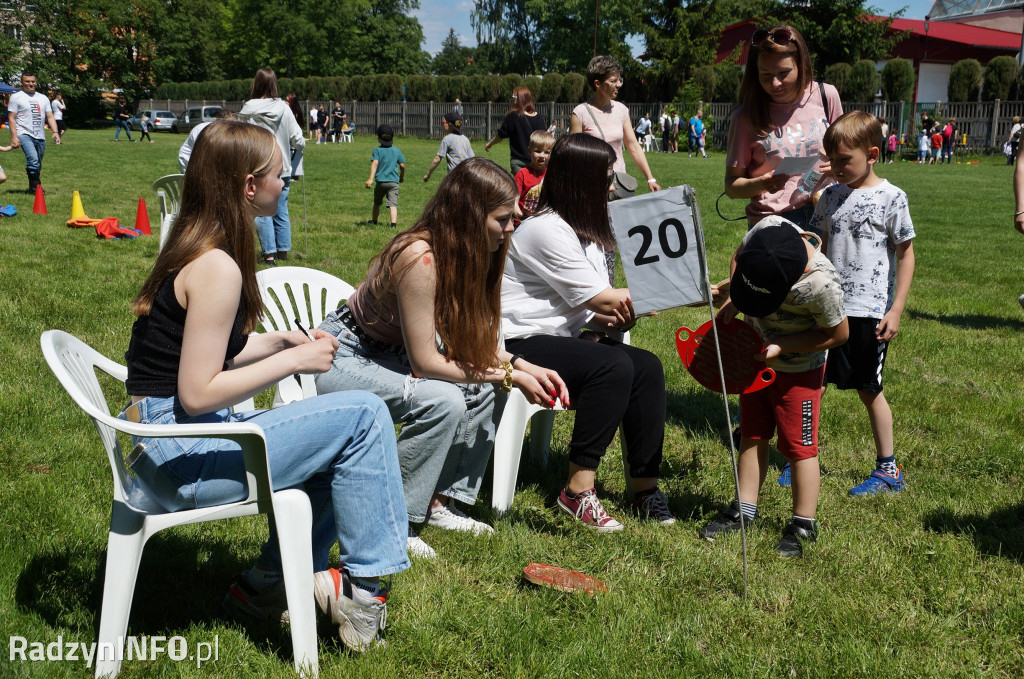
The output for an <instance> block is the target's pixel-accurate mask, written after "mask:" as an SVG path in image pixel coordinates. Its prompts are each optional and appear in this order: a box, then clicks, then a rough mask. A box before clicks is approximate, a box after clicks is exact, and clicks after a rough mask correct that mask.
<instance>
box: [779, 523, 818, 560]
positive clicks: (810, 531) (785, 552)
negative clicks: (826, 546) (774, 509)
mask: <svg viewBox="0 0 1024 679" xmlns="http://www.w3.org/2000/svg"><path fill="white" fill-rule="evenodd" d="M817 539H818V524H817V522H812V523H811V524H810V525H809V526H808V525H807V522H805V521H801V520H800V519H790V520H789V523H787V524H786V528H785V530H783V531H782V539H781V540H779V544H778V546H777V547H775V549H776V551H778V553H779V554H781V555H782V556H803V555H804V545H805V544H810V543H812V542H814V541H815V540H817Z"/></svg>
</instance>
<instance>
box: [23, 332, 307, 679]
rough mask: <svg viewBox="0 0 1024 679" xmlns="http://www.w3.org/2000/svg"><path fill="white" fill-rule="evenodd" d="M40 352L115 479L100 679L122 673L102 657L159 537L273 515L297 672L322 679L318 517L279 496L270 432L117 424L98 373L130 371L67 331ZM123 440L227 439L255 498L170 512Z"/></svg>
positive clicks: (299, 498)
mask: <svg viewBox="0 0 1024 679" xmlns="http://www.w3.org/2000/svg"><path fill="white" fill-rule="evenodd" d="M41 344H42V348H43V356H44V357H45V358H46V362H47V363H48V364H49V366H50V369H51V370H52V371H53V374H54V375H56V376H57V379H58V380H59V381H60V383H61V385H62V386H63V387H64V389H65V390H66V391H67V392H68V395H69V396H71V398H72V400H73V401H74V402H75V403H76V404H78V407H79V408H81V409H82V410H83V411H85V413H86V414H87V415H88V416H89V417H91V418H92V421H93V423H94V424H95V425H96V429H97V431H98V432H99V435H100V439H101V440H102V441H103V447H104V448H105V449H106V452H107V460H108V461H109V462H110V469H111V472H112V475H113V479H114V500H113V507H112V510H111V516H110V532H109V533H108V536H107V567H106V574H105V577H104V583H103V603H102V607H101V609H100V630H99V646H98V647H97V648H98V649H99V650H98V651H97V658H96V675H95V676H96V677H102V676H111V677H113V676H116V675H117V674H118V672H119V671H120V669H121V661H120V659H118V658H117V657H110V656H112V655H114V656H116V653H109V652H107V653H104V652H103V650H102V649H104V648H113V649H116V648H117V641H118V639H119V638H123V637H125V635H126V633H127V630H128V614H129V612H130V611H131V606H132V596H133V594H134V592H135V580H136V577H137V576H138V571H139V562H140V561H141V559H142V550H143V548H144V547H145V545H146V541H147V540H148V539H149V538H150V537H151V536H152V535H154V534H155V533H157V532H158V531H161V530H163V529H165V528H171V527H173V526H182V525H186V524H190V523H201V522H204V521H216V520H219V519H227V518H233V517H236V516H249V515H252V514H270V515H272V517H273V520H274V522H275V525H276V526H277V534H278V539H279V540H280V543H281V562H282V569H283V571H284V582H285V590H286V592H287V598H288V612H289V617H290V619H291V623H290V624H291V634H292V647H293V649H294V654H295V669H296V670H297V671H298V672H299V673H300V674H302V675H304V676H307V677H316V676H317V674H318V671H319V665H318V660H317V647H316V644H317V637H316V618H315V611H314V598H313V554H312V544H311V532H312V527H313V516H312V511H311V510H310V505H309V497H308V496H307V495H306V494H305V493H303V492H302V491H300V490H297V489H287V490H280V491H276V492H274V491H273V490H272V487H273V486H272V485H271V479H270V467H269V466H268V462H267V448H266V440H265V439H264V437H263V430H262V429H261V428H260V427H259V426H257V425H255V424H250V423H242V422H237V423H217V424H183V425H153V424H137V423H133V422H128V421H125V420H121V419H118V418H117V417H114V416H113V415H111V414H110V409H109V407H108V406H107V402H106V398H105V397H104V395H103V391H102V389H101V388H100V383H99V379H98V378H97V375H96V370H97V369H99V370H102V371H103V372H105V373H107V374H108V375H110V376H112V377H114V378H115V379H117V380H119V381H121V382H124V381H125V380H126V379H127V378H128V370H127V368H125V366H123V365H120V364H119V363H115V362H114V361H111V360H110V359H108V358H106V357H105V356H103V355H102V354H100V353H98V352H97V351H96V350H94V349H93V348H91V347H90V346H89V345H87V344H85V343H84V342H82V341H81V340H79V339H78V338H76V337H73V336H72V335H69V334H67V333H65V332H61V331H60V330H48V331H46V332H44V333H43V335H42V338H41ZM122 393H123V392H122ZM117 432H122V433H124V434H129V435H134V436H145V437H173V438H221V439H229V440H231V441H234V442H236V443H238V444H239V445H240V446H241V447H242V454H243V456H244V459H245V467H246V477H247V480H248V486H249V496H248V497H247V498H245V499H244V500H241V501H239V502H231V503H227V504H223V505H217V506H214V507H204V508H202V509H188V510H182V511H178V512H168V511H166V510H164V509H163V508H162V507H160V506H159V505H158V504H157V503H156V502H154V501H153V500H152V499H151V498H150V497H149V496H148V495H147V492H146V490H145V488H143V487H142V486H141V485H140V484H139V483H138V481H137V480H136V478H135V476H133V475H131V474H129V473H128V471H127V469H126V467H125V463H124V457H123V455H122V452H121V446H120V443H119V441H118V439H117ZM105 644H108V645H109V646H105Z"/></svg>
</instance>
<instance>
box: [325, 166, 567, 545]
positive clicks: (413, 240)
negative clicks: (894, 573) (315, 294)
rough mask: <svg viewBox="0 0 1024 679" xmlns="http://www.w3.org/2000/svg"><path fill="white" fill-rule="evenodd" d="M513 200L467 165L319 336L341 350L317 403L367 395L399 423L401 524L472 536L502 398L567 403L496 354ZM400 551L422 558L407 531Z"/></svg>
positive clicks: (547, 377)
mask: <svg viewBox="0 0 1024 679" xmlns="http://www.w3.org/2000/svg"><path fill="white" fill-rule="evenodd" d="M517 197H518V194H517V192H516V185H515V183H514V182H513V181H512V178H511V177H509V175H508V173H507V172H505V171H504V170H502V169H501V168H500V167H498V166H497V165H495V164H494V163H493V162H491V161H489V160H485V159H483V158H469V159H467V160H465V161H463V162H462V163H460V164H459V165H457V166H456V167H455V168H453V169H452V171H451V172H449V173H448V175H447V176H446V177H445V178H444V180H443V181H442V182H441V185H440V186H439V187H438V190H437V193H436V194H435V195H434V197H433V198H431V200H430V202H428V203H427V206H426V207H425V208H424V210H423V215H422V216H421V217H420V218H419V220H418V221H417V222H416V224H415V225H414V226H413V227H412V228H411V229H409V230H408V231H406V232H404V233H400V234H398V235H397V236H396V237H395V238H394V239H393V240H392V241H391V242H390V243H389V244H388V245H387V246H386V247H385V248H384V251H383V252H382V253H381V254H380V255H378V256H377V257H376V258H375V259H374V261H373V263H372V264H371V266H370V271H369V273H368V274H367V277H366V280H365V281H363V283H361V284H360V285H359V287H358V288H357V289H356V291H355V292H354V293H353V294H352V296H351V297H349V299H348V301H347V302H346V303H345V304H343V305H342V306H341V308H339V309H338V310H337V311H335V312H332V313H331V314H330V315H329V316H328V317H327V319H326V320H325V321H324V323H323V324H322V325H321V326H320V328H321V329H323V330H326V331H327V332H329V333H331V334H332V335H334V336H336V337H337V339H338V341H339V342H340V344H341V346H340V347H339V349H338V352H337V355H336V356H335V358H334V365H333V366H332V367H331V369H330V370H329V371H328V372H327V373H325V374H322V375H320V376H318V377H317V380H316V384H317V389H318V390H319V391H320V392H321V393H323V392H328V391H342V390H347V389H366V390H368V391H372V392H374V393H375V394H377V395H378V396H380V397H381V398H383V399H384V401H385V403H387V405H388V409H389V410H390V411H391V416H392V417H393V418H394V420H395V422H396V423H401V424H402V425H403V426H402V430H401V433H400V434H399V436H398V456H399V460H400V462H401V465H402V478H403V480H404V482H405V498H406V505H407V507H408V510H409V521H410V523H411V524H412V523H422V522H424V521H427V522H429V524H430V525H433V526H437V527H439V528H445V529H450V530H461V531H468V532H473V533H475V534H481V533H487V532H491V531H492V529H491V527H490V526H488V525H487V524H485V523H482V522H479V521H475V520H473V519H471V518H470V517H468V516H466V515H465V514H463V513H462V512H461V511H459V510H458V509H457V508H456V507H455V505H454V503H452V502H451V500H452V499H456V500H459V501H460V502H463V503H466V504H473V503H474V502H475V501H476V496H477V493H478V492H479V490H480V482H481V480H482V479H483V474H484V471H485V470H486V468H487V460H488V458H489V457H490V451H491V448H492V447H493V444H494V433H495V430H496V428H497V419H498V416H499V414H500V412H501V409H500V406H501V404H502V402H503V401H504V398H503V393H502V392H508V391H510V390H511V388H512V387H516V388H518V389H519V390H521V391H522V392H523V393H524V394H525V395H526V397H527V398H528V399H529V400H530V401H531V402H532V403H537V404H541V405H545V406H548V407H550V406H553V405H554V403H555V399H556V398H557V399H561V400H562V402H563V403H566V402H567V399H568V392H567V391H566V389H565V385H564V383H563V382H562V380H561V378H559V376H558V374H557V373H556V372H555V371H553V370H547V369H544V368H540V367H538V366H535V365H533V364H532V363H530V362H528V361H526V360H524V359H523V358H522V357H521V356H516V355H514V354H513V353H510V352H508V351H506V350H504V349H501V348H500V347H499V345H498V335H499V330H500V323H501V312H500V302H501V276H502V271H503V269H504V264H505V253H506V251H507V250H508V236H509V235H510V234H511V233H512V209H513V206H514V204H515V202H516V199H517ZM408 547H409V551H410V552H411V553H413V554H414V555H418V556H424V557H433V556H434V555H435V554H434V550H433V549H431V548H430V546H429V545H427V544H426V543H425V542H424V541H423V540H422V539H421V538H420V537H419V536H418V535H417V534H416V532H415V530H414V529H413V528H412V526H411V525H410V532H409V539H408Z"/></svg>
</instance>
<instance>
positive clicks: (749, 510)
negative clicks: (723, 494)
mask: <svg viewBox="0 0 1024 679" xmlns="http://www.w3.org/2000/svg"><path fill="white" fill-rule="evenodd" d="M740 513H741V514H743V518H744V519H746V520H747V521H753V520H754V517H755V516H757V503H756V502H742V501H741V502H740Z"/></svg>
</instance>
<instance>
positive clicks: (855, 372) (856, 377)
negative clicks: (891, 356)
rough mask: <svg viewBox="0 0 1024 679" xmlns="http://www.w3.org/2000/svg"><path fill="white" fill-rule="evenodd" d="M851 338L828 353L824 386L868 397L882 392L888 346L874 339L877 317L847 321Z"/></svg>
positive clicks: (886, 343)
mask: <svg viewBox="0 0 1024 679" xmlns="http://www.w3.org/2000/svg"><path fill="white" fill-rule="evenodd" d="M847 320H848V321H849V324H850V339H849V340H848V341H847V342H846V344H844V345H842V346H840V347H836V348H835V349H829V350H828V362H827V363H826V364H825V383H826V384H834V385H836V387H838V388H839V389H856V390H857V391H864V392H867V393H869V394H879V393H881V392H882V369H883V368H884V367H885V356H886V354H888V353H889V352H888V349H889V343H888V342H885V341H882V340H879V339H877V338H876V337H875V328H876V327H878V323H879V321H880V319H878V318H849V319H847Z"/></svg>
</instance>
